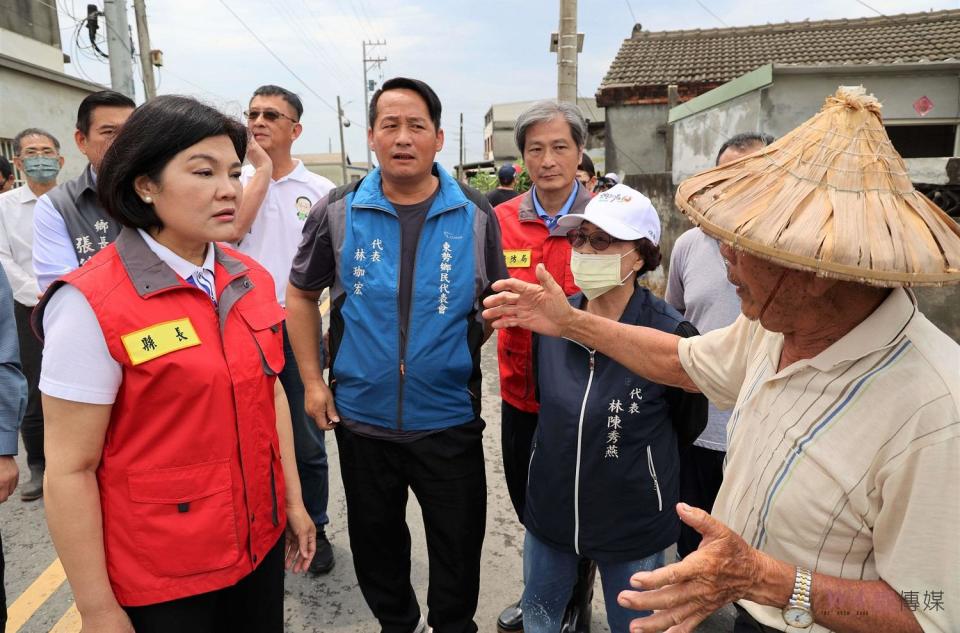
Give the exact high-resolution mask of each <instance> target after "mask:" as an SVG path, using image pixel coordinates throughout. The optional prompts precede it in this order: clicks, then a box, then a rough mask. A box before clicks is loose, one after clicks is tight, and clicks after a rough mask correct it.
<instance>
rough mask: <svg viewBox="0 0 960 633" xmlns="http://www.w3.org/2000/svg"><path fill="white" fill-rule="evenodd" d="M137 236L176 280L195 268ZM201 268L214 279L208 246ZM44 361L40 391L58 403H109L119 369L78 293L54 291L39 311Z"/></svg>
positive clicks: (119, 376)
mask: <svg viewBox="0 0 960 633" xmlns="http://www.w3.org/2000/svg"><path fill="white" fill-rule="evenodd" d="M138 232H139V233H140V236H141V237H143V240H144V241H145V242H146V243H147V246H148V247H149V248H150V250H151V251H153V252H154V254H155V255H156V256H157V257H159V258H160V260H161V261H162V262H163V263H165V264H166V265H167V266H169V267H170V268H172V269H173V271H174V272H175V273H177V274H178V275H179V276H180V277H181V279H187V278H188V277H190V276H191V275H193V273H194V272H195V271H196V270H197V266H196V265H195V264H192V263H190V262H189V261H187V260H185V259H183V258H182V257H180V256H179V255H177V254H176V253H174V252H173V251H171V250H170V249H169V248H167V247H166V246H163V245H162V244H160V243H159V242H157V241H156V240H155V239H153V238H152V237H150V235H149V234H148V233H147V232H146V231H143V230H139V229H138ZM203 270H204V271H205V276H206V278H207V279H208V280H212V279H213V272H214V249H213V248H212V245H210V244H208V245H207V254H206V256H205V258H204V262H203ZM43 331H44V341H43V363H42V364H41V370H40V391H41V392H43V393H45V394H47V395H48V396H53V397H55V398H61V399H63V400H71V401H73V402H83V403H86V404H113V402H114V401H115V400H116V397H117V391H118V389H119V388H120V381H121V379H122V378H123V374H122V370H121V365H120V363H119V362H117V360H116V359H115V358H114V357H113V356H112V355H111V354H110V350H109V348H108V347H107V342H106V340H105V339H104V337H103V329H101V327H100V322H99V321H97V316H96V314H95V313H94V312H93V308H91V307H90V303H89V302H88V301H87V298H86V297H85V296H84V295H83V293H82V292H80V291H79V290H77V288H75V287H74V286H71V285H69V284H67V285H65V286H63V287H62V288H60V289H59V290H57V291H56V293H54V295H53V296H52V297H51V298H50V302H49V303H48V304H47V307H46V309H45V311H44V313H43Z"/></svg>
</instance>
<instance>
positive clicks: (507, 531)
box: [0, 341, 732, 633]
mask: <svg viewBox="0 0 960 633" xmlns="http://www.w3.org/2000/svg"><path fill="white" fill-rule="evenodd" d="M483 370H484V376H485V377H486V380H485V381H484V393H483V407H484V418H485V419H486V420H487V423H488V427H487V431H486V434H485V438H484V449H485V452H486V457H487V484H488V489H489V492H488V496H487V533H486V539H485V541H484V547H483V569H482V573H481V579H480V591H481V593H480V605H479V609H478V611H477V623H478V625H479V627H480V630H481V631H482V632H493V631H495V630H496V626H495V622H496V617H497V614H498V613H499V612H500V610H501V609H502V608H503V607H504V606H505V605H507V604H508V603H510V602H511V601H513V600H516V599H517V598H518V597H519V594H520V591H521V586H522V583H521V577H522V566H521V552H522V545H523V530H522V528H521V526H520V525H519V524H518V523H517V520H516V516H515V514H514V513H513V507H512V506H511V505H510V498H509V496H508V494H507V488H506V485H505V484H504V480H503V467H502V465H501V462H500V448H499V442H500V439H499V438H500V428H499V420H500V411H499V405H500V399H499V392H498V383H497V374H496V347H495V344H494V341H491V342H490V343H488V345H487V346H486V348H485V349H484V354H483ZM327 448H328V451H329V454H330V472H331V478H330V510H329V514H330V520H331V523H330V525H329V526H328V530H327V535H328V537H329V538H330V541H331V542H332V543H333V547H334V552H335V555H336V559H337V564H336V567H335V568H334V570H333V571H332V572H331V573H330V574H329V575H327V576H324V577H321V578H311V577H305V576H296V577H295V576H291V575H289V574H288V576H287V582H286V593H287V597H286V630H287V631H289V632H291V633H320V632H324V633H361V632H362V633H367V632H370V631H376V630H377V627H376V624H375V622H374V620H373V617H372V615H371V614H370V611H369V610H368V609H367V606H366V604H365V603H364V602H363V597H362V596H361V595H360V591H359V589H358V587H357V580H356V576H355V575H354V573H353V566H352V563H351V560H350V549H349V543H348V537H347V529H346V505H345V503H344V499H343V492H342V486H341V484H340V475H339V459H338V454H337V447H336V443H335V442H334V441H333V438H332V436H331V437H330V441H329V442H328V445H327ZM19 459H20V461H21V473H22V472H24V471H25V470H26V467H25V464H24V463H23V461H22V459H23V451H22V450H21V456H20V458H19ZM407 514H408V520H409V523H410V526H411V533H412V538H413V566H412V576H413V584H414V587H415V588H416V590H417V595H418V596H419V598H420V600H421V605H424V606H425V600H426V590H427V562H426V561H427V554H426V547H425V544H424V539H423V523H422V520H421V518H420V511H419V507H418V506H417V503H416V499H415V497H414V496H413V495H411V502H410V505H409V508H408V512H407ZM0 529H2V535H3V545H4V551H5V552H6V561H7V573H6V589H7V604H8V605H10V622H9V623H8V628H7V633H15V632H29V633H43V632H47V631H50V632H52V633H76V632H78V631H79V630H80V626H79V619H78V618H77V617H76V610H75V609H72V604H73V600H72V595H71V593H70V589H69V585H68V584H67V583H66V582H64V578H63V573H62V568H60V567H59V564H58V563H57V561H56V553H55V552H54V550H53V547H52V545H51V544H50V537H49V535H48V534H47V530H46V525H45V523H44V518H43V502H42V501H39V502H33V503H24V502H22V501H20V498H19V495H17V494H16V493H15V494H14V496H13V497H12V498H11V500H10V501H8V502H7V503H4V504H3V505H2V506H0ZM599 582H600V581H599V579H598V580H597V588H596V591H595V595H596V596H600V595H601V591H600V584H599ZM731 622H732V617H731V615H730V613H729V612H721V613H720V614H718V616H717V617H715V618H713V619H712V620H711V621H709V622H708V623H706V624H704V625H703V626H701V627H700V629H699V630H700V631H702V632H704V633H720V632H721V631H729V630H730V629H731V628H732V627H731ZM592 630H593V631H594V632H595V633H604V632H607V631H608V628H607V625H606V620H605V614H604V609H603V604H602V600H601V599H599V598H597V599H595V600H594V612H593V625H592Z"/></svg>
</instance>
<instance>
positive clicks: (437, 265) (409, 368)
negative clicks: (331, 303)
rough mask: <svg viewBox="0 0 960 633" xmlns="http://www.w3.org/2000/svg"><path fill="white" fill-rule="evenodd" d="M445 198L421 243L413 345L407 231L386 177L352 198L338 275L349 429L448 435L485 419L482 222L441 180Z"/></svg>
mask: <svg viewBox="0 0 960 633" xmlns="http://www.w3.org/2000/svg"><path fill="white" fill-rule="evenodd" d="M437 175H438V177H439V178H440V190H439V191H438V192H437V195H436V197H435V198H434V201H433V204H432V206H431V207H430V210H429V211H428V213H427V216H426V218H425V220H424V224H423V229H422V230H421V232H420V236H419V240H418V242H417V249H416V259H415V266H414V273H413V287H412V290H411V292H412V296H411V301H410V318H409V326H408V330H409V331H408V333H407V337H406V340H405V341H404V340H402V333H401V331H400V318H399V316H400V315H399V297H398V285H399V279H400V264H401V255H400V252H401V244H400V239H401V231H400V221H399V218H398V216H397V211H396V209H395V208H394V207H393V205H392V204H391V203H390V201H389V200H387V199H386V197H384V195H383V191H382V188H381V181H380V170H379V169H377V170H374V171H373V172H372V173H371V174H369V175H368V176H367V177H365V178H364V179H363V182H362V183H361V184H360V186H359V187H358V188H357V189H356V190H355V191H352V192H350V193H347V195H346V212H345V213H346V217H345V232H344V237H343V243H342V246H341V248H340V257H339V262H338V263H339V266H338V275H339V282H340V285H341V286H342V287H343V290H344V303H343V305H342V306H341V308H340V314H341V316H342V318H343V337H342V339H341V340H340V342H339V346H338V349H337V353H336V357H335V360H334V366H333V374H334V376H335V379H336V383H335V384H336V405H337V408H338V410H339V412H340V413H341V414H342V415H344V416H346V417H348V418H349V419H352V420H356V421H358V422H364V423H367V424H373V425H377V426H383V427H387V428H393V429H402V430H409V431H419V430H430V429H440V428H447V427H450V426H456V425H458V424H463V423H465V422H469V421H470V420H473V419H474V418H475V417H476V413H475V410H474V406H473V401H472V399H471V395H470V392H469V390H468V388H467V385H468V383H469V381H470V377H471V374H472V373H473V369H474V360H473V356H472V354H471V349H470V346H469V344H468V337H467V329H468V320H469V319H472V318H474V315H475V312H476V308H477V301H478V297H477V288H476V274H475V268H476V264H475V261H476V253H475V249H476V248H477V247H478V246H477V245H476V244H475V239H474V215H475V214H476V213H478V209H477V207H476V206H475V204H474V203H473V202H471V201H470V200H469V199H467V197H466V196H465V195H464V193H463V191H462V190H461V188H460V186H459V185H458V184H457V182H456V181H455V180H453V178H451V177H450V176H449V175H448V174H447V173H446V172H444V171H443V170H442V169H439V168H438V170H437Z"/></svg>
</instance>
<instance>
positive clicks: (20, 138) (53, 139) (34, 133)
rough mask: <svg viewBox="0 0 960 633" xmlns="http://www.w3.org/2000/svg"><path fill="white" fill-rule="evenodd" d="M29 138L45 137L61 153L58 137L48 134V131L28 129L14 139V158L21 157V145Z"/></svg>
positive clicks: (34, 128) (35, 128)
mask: <svg viewBox="0 0 960 633" xmlns="http://www.w3.org/2000/svg"><path fill="white" fill-rule="evenodd" d="M28 136H45V137H47V138H48V139H50V141H51V142H53V146H54V147H55V148H57V151H58V152H59V151H60V141H58V140H57V137H56V136H54V135H53V134H51V133H50V132H47V131H46V130H41V129H40V128H38V127H28V128H27V129H25V130H23V131H21V132H20V133H19V134H17V135H16V136H14V137H13V154H14V156H19V155H20V151H21V150H22V149H23V148H22V147H20V145H21V144H22V142H23V139H25V138H26V137H28Z"/></svg>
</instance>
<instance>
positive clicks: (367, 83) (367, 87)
mask: <svg viewBox="0 0 960 633" xmlns="http://www.w3.org/2000/svg"><path fill="white" fill-rule="evenodd" d="M386 45H387V42H386V40H377V41H376V42H370V41H367V40H364V41H363V122H364V126H363V129H364V131H366V130H369V129H370V123H371V121H370V120H369V119H370V115H369V112H370V92H371V91H372V90H373V84H374V83H375V82H374V81H372V80H368V79H367V70H368V69H369V68H370V67H369V66H367V64H377V65H379V64H382V63H383V62H385V61H387V58H386V57H374V58H368V57H367V47H368V46H370V47H373V46H386ZM367 171H368V172H370V171H373V157H372V155H371V153H370V144H369V143H367Z"/></svg>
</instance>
